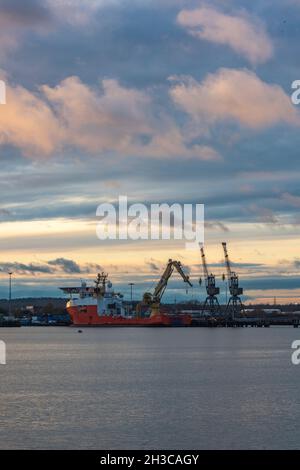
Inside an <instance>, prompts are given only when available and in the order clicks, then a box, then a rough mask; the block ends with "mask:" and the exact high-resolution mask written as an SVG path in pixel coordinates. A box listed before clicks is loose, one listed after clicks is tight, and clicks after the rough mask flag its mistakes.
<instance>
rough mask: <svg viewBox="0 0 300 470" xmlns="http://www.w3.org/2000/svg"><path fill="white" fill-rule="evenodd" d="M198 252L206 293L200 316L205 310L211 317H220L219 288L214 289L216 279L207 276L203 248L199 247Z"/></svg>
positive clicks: (209, 275) (211, 275)
mask: <svg viewBox="0 0 300 470" xmlns="http://www.w3.org/2000/svg"><path fill="white" fill-rule="evenodd" d="M200 251H201V258H202V266H203V272H204V278H205V288H206V293H207V297H206V299H205V302H204V305H203V309H202V314H203V313H204V312H205V310H207V309H208V310H209V312H210V314H211V316H213V317H214V316H217V315H220V313H221V308H220V304H219V301H218V298H217V295H219V293H220V288H219V287H216V277H215V276H214V274H212V273H211V274H209V272H208V267H207V263H206V258H205V253H204V248H203V246H200Z"/></svg>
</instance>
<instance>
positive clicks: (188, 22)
mask: <svg viewBox="0 0 300 470" xmlns="http://www.w3.org/2000/svg"><path fill="white" fill-rule="evenodd" d="M177 22H178V23H179V24H180V25H181V26H183V27H184V28H186V29H187V31H188V32H189V34H191V35H193V36H195V37H197V38H199V39H204V40H206V41H210V42H213V43H216V44H224V45H227V46H229V47H231V48H232V49H233V50H234V51H235V52H237V53H238V54H240V55H242V56H244V57H245V58H246V59H248V60H249V61H250V62H251V63H252V64H257V63H262V62H265V61H267V60H268V59H270V58H271V57H272V55H273V46H272V42H271V40H270V38H269V37H268V35H267V33H266V31H265V28H264V26H263V24H262V23H261V21H259V20H258V19H257V18H256V17H250V16H249V15H246V14H245V13H239V14H235V15H228V14H224V13H221V12H219V11H217V10H215V9H213V8H210V7H201V8H198V9H195V10H182V11H181V12H180V13H179V14H178V16H177Z"/></svg>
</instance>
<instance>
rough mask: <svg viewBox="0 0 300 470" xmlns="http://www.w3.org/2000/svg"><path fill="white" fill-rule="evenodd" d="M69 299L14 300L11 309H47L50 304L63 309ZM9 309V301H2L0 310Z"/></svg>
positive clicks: (26, 298) (33, 298) (35, 298)
mask: <svg viewBox="0 0 300 470" xmlns="http://www.w3.org/2000/svg"><path fill="white" fill-rule="evenodd" d="M66 302H67V299H65V298H57V297H24V298H20V299H12V301H11V307H12V310H14V309H19V308H24V307H27V306H31V305H32V306H33V307H45V306H46V305H49V304H50V303H51V304H52V305H53V307H54V308H59V309H63V308H65V306H66ZM7 307H8V300H7V299H0V308H2V309H7Z"/></svg>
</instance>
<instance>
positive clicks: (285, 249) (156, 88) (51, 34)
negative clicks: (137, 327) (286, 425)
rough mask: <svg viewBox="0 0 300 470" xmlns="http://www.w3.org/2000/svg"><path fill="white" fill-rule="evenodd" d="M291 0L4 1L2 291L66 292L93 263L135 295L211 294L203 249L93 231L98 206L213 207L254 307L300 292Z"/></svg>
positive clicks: (208, 226)
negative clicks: (179, 269)
mask: <svg viewBox="0 0 300 470" xmlns="http://www.w3.org/2000/svg"><path fill="white" fill-rule="evenodd" d="M299 39H300V1H299V0H284V1H282V0H264V1H263V2H262V1H259V0H253V1H252V2H249V1H246V0H244V1H242V0H223V1H221V0H219V1H218V0H210V1H201V0H197V1H194V0H43V1H38V0H27V1H26V2H24V1H22V0H0V79H2V80H4V81H5V83H6V104H5V105H0V158H1V172H0V183H1V184H0V192H1V201H0V224H1V230H0V297H6V296H7V293H8V275H7V273H8V271H13V273H14V274H13V296H15V297H21V296H22V297H27V296H48V295H49V296H60V295H61V294H60V291H59V289H58V287H59V286H63V285H77V284H78V283H79V281H80V279H88V280H90V281H92V280H93V279H94V277H95V274H96V273H97V272H98V271H99V270H104V271H107V272H108V273H109V276H110V278H111V280H112V281H113V283H114V285H115V287H116V288H117V289H118V290H120V291H122V292H123V293H124V294H125V298H129V292H130V288H129V286H128V283H129V282H134V283H135V286H134V296H135V297H136V298H139V297H140V296H141V295H142V293H143V292H144V291H145V290H149V289H153V287H154V286H155V283H156V282H157V280H158V279H159V277H160V274H161V272H162V270H163V269H164V267H165V265H166V263H167V261H168V259H169V258H173V259H178V260H180V261H181V262H182V263H183V265H184V266H185V269H186V270H187V272H189V273H190V276H191V280H192V282H193V283H194V288H193V289H190V290H189V291H188V293H186V290H185V286H184V285H183V283H182V282H181V281H180V279H179V278H176V276H175V278H174V280H173V281H172V282H170V286H169V289H168V291H166V294H165V300H169V301H170V300H175V299H176V300H188V299H191V298H192V299H197V300H203V298H204V296H205V292H204V288H203V287H202V288H201V289H200V287H199V285H198V279H199V276H200V275H202V267H201V260H200V253H199V250H186V249H185V244H184V242H183V241H175V240H171V241H167V240H156V241H148V240H138V241H132V240H109V241H100V240H99V239H98V238H97V236H96V226H97V223H98V219H97V217H96V209H97V206H98V205H99V204H100V203H106V202H108V203H113V204H115V203H116V202H117V201H118V198H119V196H120V195H126V196H127V197H128V201H129V202H138V203H144V204H146V205H147V206H149V204H151V203H169V204H172V203H176V202H177V203H181V204H184V203H190V204H191V203H193V204H196V203H199V204H204V205H205V250H206V256H207V261H208V263H209V264H210V266H211V269H212V270H213V272H214V273H215V274H216V276H217V282H218V284H219V285H220V287H221V292H222V299H224V295H225V283H224V282H223V281H222V280H221V276H222V273H223V272H225V269H224V262H223V252H222V246H221V242H222V241H227V243H228V250H229V255H230V258H231V260H232V262H233V265H234V269H235V270H236V271H237V272H238V274H239V276H240V283H241V285H242V286H243V287H244V290H245V296H244V300H245V301H246V302H247V303H249V302H258V301H261V302H271V303H273V302H274V297H276V300H277V302H278V303H280V302H283V303H288V302H298V301H299V298H300V278H299V268H300V247H299V228H300V214H299V209H300V187H299V177H300V161H299V145H300V133H299V130H300V105H299V106H296V105H294V104H293V103H292V101H291V93H292V89H291V84H292V82H293V81H294V80H299V79H300V69H299Z"/></svg>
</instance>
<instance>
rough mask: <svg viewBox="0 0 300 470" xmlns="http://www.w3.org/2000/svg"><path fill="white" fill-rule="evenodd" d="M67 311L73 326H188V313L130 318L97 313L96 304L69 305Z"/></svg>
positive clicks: (189, 322)
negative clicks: (84, 305) (83, 305)
mask: <svg viewBox="0 0 300 470" xmlns="http://www.w3.org/2000/svg"><path fill="white" fill-rule="evenodd" d="M67 311H68V313H69V315H70V317H71V319H72V323H73V325H74V326H85V327H86V326H91V327H105V326H106V327H107V326H108V327H112V326H118V327H120V326H127V327H128V326H140V327H147V326H148V327H170V326H190V324H191V318H190V316H189V315H180V316H178V315H177V316H169V315H167V314H165V313H159V314H156V315H154V316H152V317H148V318H136V317H133V318H130V317H127V318H126V317H123V316H113V315H98V313H97V307H96V305H90V306H86V307H83V308H82V307H78V306H73V307H71V306H69V307H67Z"/></svg>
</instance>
